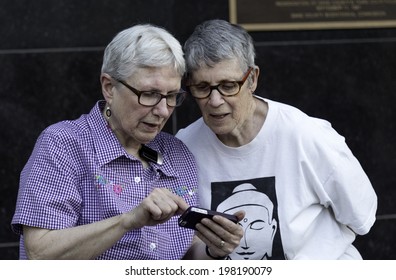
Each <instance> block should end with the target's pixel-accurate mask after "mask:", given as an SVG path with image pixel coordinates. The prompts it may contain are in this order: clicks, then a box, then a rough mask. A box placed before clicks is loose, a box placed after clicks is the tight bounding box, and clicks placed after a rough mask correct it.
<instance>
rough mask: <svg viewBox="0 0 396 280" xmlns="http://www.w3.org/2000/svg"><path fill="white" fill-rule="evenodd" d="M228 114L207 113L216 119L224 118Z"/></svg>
mask: <svg viewBox="0 0 396 280" xmlns="http://www.w3.org/2000/svg"><path fill="white" fill-rule="evenodd" d="M228 115H229V114H209V116H210V117H211V118H214V119H218V120H221V119H224V118H225V117H226V116H228Z"/></svg>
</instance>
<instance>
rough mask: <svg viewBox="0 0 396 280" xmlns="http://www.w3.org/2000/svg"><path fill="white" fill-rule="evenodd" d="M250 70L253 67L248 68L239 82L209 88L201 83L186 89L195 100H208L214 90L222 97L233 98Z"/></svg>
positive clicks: (209, 86)
mask: <svg viewBox="0 0 396 280" xmlns="http://www.w3.org/2000/svg"><path fill="white" fill-rule="evenodd" d="M252 70H253V67H249V69H248V70H247V72H246V74H245V75H244V76H243V78H242V80H240V81H224V82H221V83H220V84H217V85H214V86H211V85H209V84H207V83H201V84H196V85H189V86H186V89H187V91H188V92H189V93H191V95H192V96H194V97H195V98H196V99H204V98H208V97H209V96H210V94H211V93H212V91H213V90H214V89H216V90H217V91H218V92H219V93H220V94H221V95H223V96H227V97H228V96H234V95H237V94H238V93H239V92H240V91H241V88H242V86H243V84H244V83H245V82H246V80H247V78H248V77H249V75H250V73H251V72H252Z"/></svg>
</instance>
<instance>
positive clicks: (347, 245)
mask: <svg viewBox="0 0 396 280" xmlns="http://www.w3.org/2000/svg"><path fill="white" fill-rule="evenodd" d="M257 98H260V99H262V100H264V101H265V102H267V103H268V107H269V110H268V115H267V117H266V120H265V123H264V125H263V127H262V128H261V130H260V132H259V134H258V135H257V137H256V138H255V139H254V140H252V141H251V142H250V143H248V144H246V145H244V146H241V147H237V148H234V147H228V146H225V145H224V144H223V143H222V142H220V141H219V140H218V138H217V137H216V135H215V134H214V133H213V132H212V131H211V130H210V129H209V127H207V126H206V124H205V123H204V121H203V119H202V118H200V119H199V120H197V121H195V122H194V123H192V124H191V125H189V126H188V127H187V128H185V129H182V130H180V131H179V132H178V133H177V135H176V136H177V137H178V138H179V139H181V140H182V141H183V142H184V143H185V144H186V145H187V146H188V148H189V149H190V150H191V152H192V153H193V154H194V156H195V158H196V160H197V164H198V175H199V196H200V203H201V206H202V207H206V208H210V209H213V210H218V211H222V212H226V213H234V212H236V211H237V210H240V209H243V210H245V212H246V217H245V219H244V220H242V221H241V223H240V224H241V226H243V228H244V237H243V239H242V240H241V244H240V246H239V247H238V248H237V249H236V250H235V251H234V252H233V253H232V254H231V255H230V256H229V258H230V259H266V258H268V259H283V258H286V259H360V258H361V256H360V254H359V252H358V251H357V250H356V248H355V247H354V246H353V245H352V242H353V241H354V240H355V234H361V235H362V234H366V233H367V232H368V231H369V230H370V228H371V226H372V225H373V223H374V221H375V213H376V209H377V196H376V194H375V192H374V190H373V188H372V186H371V183H370V181H369V179H368V177H367V175H366V174H365V172H364V171H363V169H362V167H361V165H360V164H359V162H358V161H357V159H356V158H355V157H354V155H353V154H352V152H351V151H350V149H349V148H348V147H347V145H346V143H345V139H344V137H342V136H340V135H339V134H338V133H337V132H336V131H335V130H334V129H333V128H332V127H331V125H330V123H329V122H327V121H324V120H321V119H317V118H312V117H309V116H307V115H306V114H304V113H303V112H301V111H300V110H298V109H296V108H294V107H292V106H289V105H285V104H281V103H278V102H274V101H271V100H268V99H263V98H261V97H257Z"/></svg>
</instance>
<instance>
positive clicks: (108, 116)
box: [105, 106, 111, 119]
mask: <svg viewBox="0 0 396 280" xmlns="http://www.w3.org/2000/svg"><path fill="white" fill-rule="evenodd" d="M105 114H106V117H107V119H110V117H111V110H110V107H109V106H107V108H106V111H105Z"/></svg>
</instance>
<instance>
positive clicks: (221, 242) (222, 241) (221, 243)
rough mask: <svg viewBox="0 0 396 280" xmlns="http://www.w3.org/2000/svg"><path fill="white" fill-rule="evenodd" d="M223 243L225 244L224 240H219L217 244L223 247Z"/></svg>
mask: <svg viewBox="0 0 396 280" xmlns="http://www.w3.org/2000/svg"><path fill="white" fill-rule="evenodd" d="M224 244H225V242H224V240H221V241H220V244H219V247H220V248H223V247H224Z"/></svg>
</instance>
